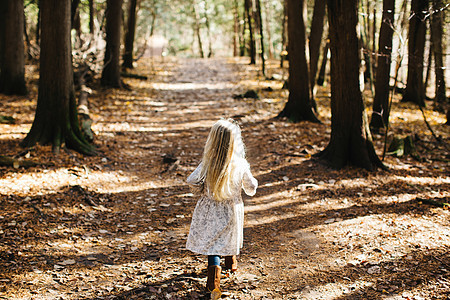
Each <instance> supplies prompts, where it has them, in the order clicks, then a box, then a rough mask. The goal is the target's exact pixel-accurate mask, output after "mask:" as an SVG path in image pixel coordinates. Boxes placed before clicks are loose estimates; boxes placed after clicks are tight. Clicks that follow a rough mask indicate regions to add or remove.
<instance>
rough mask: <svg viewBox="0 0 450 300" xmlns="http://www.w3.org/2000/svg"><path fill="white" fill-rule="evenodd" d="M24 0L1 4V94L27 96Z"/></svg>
mask: <svg viewBox="0 0 450 300" xmlns="http://www.w3.org/2000/svg"><path fill="white" fill-rule="evenodd" d="M23 5H24V3H23V0H14V1H2V2H1V4H0V92H1V93H4V94H7V95H25V94H26V93H27V87H26V84H25V56H24V53H25V52H24V51H25V50H24V38H23V28H24V6H23Z"/></svg>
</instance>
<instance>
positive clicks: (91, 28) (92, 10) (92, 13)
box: [89, 0, 95, 34]
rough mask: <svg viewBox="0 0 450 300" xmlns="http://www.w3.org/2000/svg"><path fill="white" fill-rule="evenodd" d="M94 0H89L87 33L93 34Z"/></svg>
mask: <svg viewBox="0 0 450 300" xmlns="http://www.w3.org/2000/svg"><path fill="white" fill-rule="evenodd" d="M94 15H95V11H94V0H89V33H90V34H94Z"/></svg>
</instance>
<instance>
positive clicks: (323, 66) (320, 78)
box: [317, 38, 330, 86]
mask: <svg viewBox="0 0 450 300" xmlns="http://www.w3.org/2000/svg"><path fill="white" fill-rule="evenodd" d="M329 50H330V42H329V38H327V42H326V43H325V47H323V51H322V63H321V64H320V70H319V75H318V76H317V84H318V85H320V86H323V84H324V83H325V75H326V74H325V73H326V70H327V62H328V51H329Z"/></svg>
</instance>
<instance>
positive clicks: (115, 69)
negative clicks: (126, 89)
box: [101, 0, 122, 88]
mask: <svg viewBox="0 0 450 300" xmlns="http://www.w3.org/2000/svg"><path fill="white" fill-rule="evenodd" d="M121 21H122V0H108V2H107V8H106V29H105V31H106V48H105V58H104V61H103V71H102V78H101V84H102V85H103V86H106V87H113V88H121V87H122V81H121V79H120V37H121V34H120V32H121V28H122V26H121Z"/></svg>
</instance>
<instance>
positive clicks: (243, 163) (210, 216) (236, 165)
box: [186, 119, 258, 299]
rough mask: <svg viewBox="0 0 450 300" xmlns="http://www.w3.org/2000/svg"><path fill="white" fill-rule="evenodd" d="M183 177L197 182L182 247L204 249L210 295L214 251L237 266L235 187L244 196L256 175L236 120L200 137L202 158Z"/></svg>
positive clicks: (216, 273) (215, 277) (214, 288)
mask: <svg viewBox="0 0 450 300" xmlns="http://www.w3.org/2000/svg"><path fill="white" fill-rule="evenodd" d="M187 182H188V183H189V184H192V185H194V186H195V187H197V190H198V192H199V194H200V199H199V200H198V202H197V206H196V207H195V210H194V213H193V215H192V222H191V228H190V231H189V236H188V239H187V243H186V248H187V249H189V250H191V251H193V252H196V253H199V254H204V255H208V279H207V282H206V288H207V291H208V292H209V293H211V299H218V298H220V296H221V291H220V274H221V271H222V269H221V267H220V257H221V256H225V269H226V270H230V271H231V272H235V271H236V270H237V261H236V255H238V254H239V250H240V248H242V243H243V232H244V203H243V201H242V198H241V188H243V189H244V191H245V193H246V194H247V195H249V196H253V195H254V194H255V193H256V188H257V187H258V181H257V180H256V179H255V178H254V177H253V175H252V173H251V172H250V165H249V164H248V162H247V160H246V159H245V148H244V143H243V141H242V137H241V130H240V128H239V126H238V125H237V124H236V123H235V122H234V121H233V120H232V119H228V120H220V121H218V122H216V123H215V124H214V125H213V126H212V128H211V131H210V133H209V136H208V139H207V140H206V145H205V149H204V152H203V158H202V161H201V163H200V164H199V166H198V167H197V168H196V169H195V171H194V172H192V174H191V175H189V177H188V179H187Z"/></svg>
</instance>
